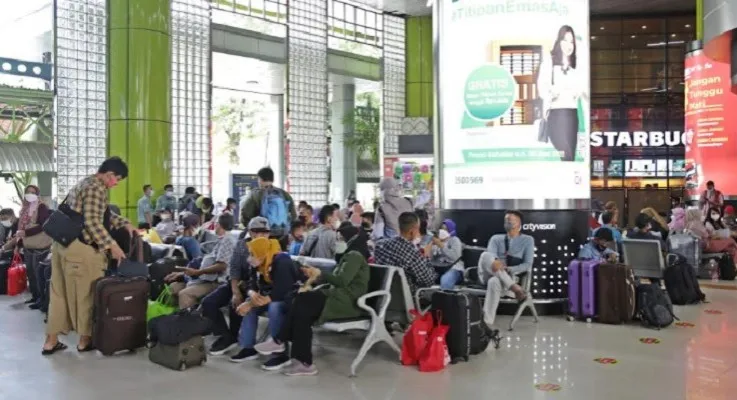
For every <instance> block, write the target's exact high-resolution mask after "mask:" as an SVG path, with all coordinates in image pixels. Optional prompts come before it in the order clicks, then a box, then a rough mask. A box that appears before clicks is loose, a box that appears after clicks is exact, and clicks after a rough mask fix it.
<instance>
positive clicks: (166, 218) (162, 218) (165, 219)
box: [161, 214, 171, 221]
mask: <svg viewBox="0 0 737 400" xmlns="http://www.w3.org/2000/svg"><path fill="white" fill-rule="evenodd" d="M161 220H162V221H171V215H167V214H165V215H162V216H161Z"/></svg>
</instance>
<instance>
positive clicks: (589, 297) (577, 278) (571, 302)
mask: <svg viewBox="0 0 737 400" xmlns="http://www.w3.org/2000/svg"><path fill="white" fill-rule="evenodd" d="M598 266H599V262H598V261H594V260H573V261H571V263H570V264H569V265H568V313H569V315H570V318H585V319H586V320H587V321H588V322H591V319H592V318H594V317H595V316H596V269H597V267H598Z"/></svg>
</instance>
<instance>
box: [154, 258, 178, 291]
mask: <svg viewBox="0 0 737 400" xmlns="http://www.w3.org/2000/svg"><path fill="white" fill-rule="evenodd" d="M176 270H177V264H176V260H174V259H172V258H162V259H159V260H156V261H154V262H152V263H151V265H149V266H148V274H149V278H150V279H151V300H156V299H157V298H158V297H159V295H160V294H161V291H163V290H164V285H166V282H164V278H166V276H167V275H169V274H171V273H172V272H175V271H176Z"/></svg>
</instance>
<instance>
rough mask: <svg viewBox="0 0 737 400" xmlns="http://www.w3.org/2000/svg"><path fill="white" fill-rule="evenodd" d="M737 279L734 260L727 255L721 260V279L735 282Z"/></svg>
mask: <svg viewBox="0 0 737 400" xmlns="http://www.w3.org/2000/svg"><path fill="white" fill-rule="evenodd" d="M735 278H737V269H735V265H734V259H732V256H730V255H729V254H726V253H725V254H724V255H723V256H722V257H720V258H719V279H721V280H723V281H733V280H735Z"/></svg>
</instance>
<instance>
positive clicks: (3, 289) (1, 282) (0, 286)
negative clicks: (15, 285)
mask: <svg viewBox="0 0 737 400" xmlns="http://www.w3.org/2000/svg"><path fill="white" fill-rule="evenodd" d="M10 264H11V261H10V260H5V259H3V260H0V295H5V294H8V270H9V269H10Z"/></svg>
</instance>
